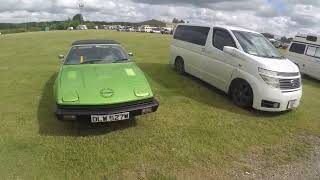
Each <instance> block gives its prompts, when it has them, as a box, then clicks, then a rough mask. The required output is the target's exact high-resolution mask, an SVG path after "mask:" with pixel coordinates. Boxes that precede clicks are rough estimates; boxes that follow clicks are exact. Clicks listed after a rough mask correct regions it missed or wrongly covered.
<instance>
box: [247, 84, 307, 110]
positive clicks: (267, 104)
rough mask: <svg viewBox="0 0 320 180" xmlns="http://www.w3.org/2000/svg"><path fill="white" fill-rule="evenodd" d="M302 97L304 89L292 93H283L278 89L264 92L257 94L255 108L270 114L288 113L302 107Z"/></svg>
mask: <svg viewBox="0 0 320 180" xmlns="http://www.w3.org/2000/svg"><path fill="white" fill-rule="evenodd" d="M268 89H270V88H268ZM301 97H302V88H300V89H298V90H295V91H292V92H283V91H281V90H278V89H271V90H264V91H263V92H262V93H256V94H255V98H254V102H253V108H255V109H258V110H262V111H270V112H280V111H288V110H292V109H295V108H297V107H298V106H299V105H300V100H301ZM293 101H294V103H292V102H293ZM289 103H290V104H289ZM275 104H276V105H277V106H276V105H275ZM273 105H275V106H276V107H273Z"/></svg>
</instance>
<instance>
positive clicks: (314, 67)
mask: <svg viewBox="0 0 320 180" xmlns="http://www.w3.org/2000/svg"><path fill="white" fill-rule="evenodd" d="M288 58H289V59H290V60H291V61H293V62H294V63H296V64H297V65H298V66H299V68H300V71H301V73H303V74H306V75H309V76H311V77H313V78H316V79H318V80H320V36H317V35H311V34H299V35H297V36H296V37H295V38H294V39H293V41H292V43H291V45H290V48H289V52H288Z"/></svg>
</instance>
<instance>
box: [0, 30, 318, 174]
mask: <svg viewBox="0 0 320 180" xmlns="http://www.w3.org/2000/svg"><path fill="white" fill-rule="evenodd" d="M89 38H103V39H115V40H117V41H119V42H121V43H122V44H123V46H124V47H125V48H126V50H127V51H128V52H129V51H132V52H133V53H134V54H135V56H134V61H135V62H136V63H137V64H138V65H139V66H140V68H141V69H142V70H143V71H144V72H145V74H146V76H147V78H148V80H149V82H150V84H151V86H152V89H153V92H154V94H155V96H156V98H157V99H158V100H159V101H160V107H159V109H158V112H156V113H154V114H150V115H146V116H141V117H138V118H136V120H135V121H132V122H131V121H125V122H116V123H112V124H105V125H90V124H86V123H71V122H69V123H68V122H60V121H57V120H56V119H55V117H54V114H53V111H54V101H53V97H52V85H53V82H54V79H55V77H56V73H57V72H58V70H59V66H60V61H59V60H58V59H57V55H58V54H61V53H62V54H63V53H66V52H67V50H68V48H69V46H70V44H71V42H73V41H74V40H78V39H89ZM170 40H171V37H170V36H162V35H156V34H142V33H141V34H140V33H121V32H113V31H93V30H92V31H91V30H90V31H74V32H67V31H59V32H38V33H21V34H12V35H5V36H0V42H1V43H0V91H1V93H0V99H1V101H0V123H1V124H0V147H1V148H0V177H1V179H185V178H189V179H208V178H218V179H229V178H231V177H233V178H234V177H237V176H236V175H239V174H244V173H245V172H252V171H254V169H255V168H256V167H257V166H259V167H261V168H262V169H271V170H272V169H276V168H277V167H278V166H281V165H282V164H286V163H290V162H294V161H297V160H299V159H301V158H302V159H303V158H306V159H307V158H308V152H309V149H310V147H312V144H311V143H310V142H308V141H306V140H305V139H306V138H304V137H308V136H320V121H319V119H320V113H319V112H318V111H319V107H320V101H319V99H320V93H319V92H320V82H319V81H315V80H312V79H309V78H307V79H305V80H303V84H304V89H303V90H304V93H303V99H302V102H301V106H300V107H299V108H298V109H297V110H294V111H291V112H287V113H263V112H259V111H254V110H252V111H247V110H242V109H240V108H238V107H236V106H235V105H233V104H232V102H231V101H230V100H229V99H228V97H227V96H226V95H225V94H223V93H222V92H221V91H219V90H217V89H215V88H214V87H211V86H209V85H207V84H205V83H203V82H201V81H200V80H198V79H196V78H193V77H191V76H181V75H178V74H176V73H175V72H174V70H173V69H172V68H171V67H170V66H169V64H168V61H169V43H170ZM261 173H263V172H261Z"/></svg>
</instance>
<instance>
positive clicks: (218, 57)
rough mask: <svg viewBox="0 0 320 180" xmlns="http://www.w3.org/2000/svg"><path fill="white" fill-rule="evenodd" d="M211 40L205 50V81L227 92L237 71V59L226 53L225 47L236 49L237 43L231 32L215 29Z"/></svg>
mask: <svg viewBox="0 0 320 180" xmlns="http://www.w3.org/2000/svg"><path fill="white" fill-rule="evenodd" d="M211 37H212V38H210V40H208V41H207V45H206V47H205V49H204V50H203V53H204V56H203V57H204V62H205V73H204V74H203V76H204V79H206V81H207V82H209V83H210V84H212V85H214V86H215V87H217V88H219V89H221V90H223V91H227V89H228V85H229V82H230V79H231V75H232V72H233V71H234V70H235V69H236V64H239V63H237V59H236V58H235V57H233V56H231V55H229V54H227V53H225V52H223V47H224V46H231V47H235V48H237V47H236V43H235V41H234V39H233V37H232V35H231V34H230V32H229V31H227V30H226V29H222V28H213V30H212V32H211Z"/></svg>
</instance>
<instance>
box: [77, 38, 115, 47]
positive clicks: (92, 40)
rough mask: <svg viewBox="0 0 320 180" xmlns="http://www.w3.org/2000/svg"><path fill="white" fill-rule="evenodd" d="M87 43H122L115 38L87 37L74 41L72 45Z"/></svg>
mask: <svg viewBox="0 0 320 180" xmlns="http://www.w3.org/2000/svg"><path fill="white" fill-rule="evenodd" d="M86 44H120V43H119V42H117V41H114V40H101V39H87V40H78V41H75V42H73V43H72V46H77V45H86Z"/></svg>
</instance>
